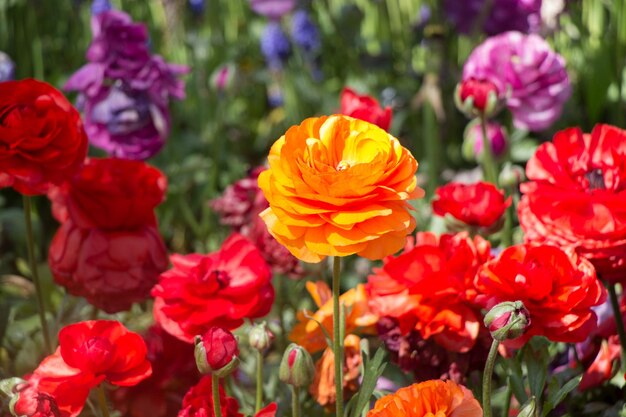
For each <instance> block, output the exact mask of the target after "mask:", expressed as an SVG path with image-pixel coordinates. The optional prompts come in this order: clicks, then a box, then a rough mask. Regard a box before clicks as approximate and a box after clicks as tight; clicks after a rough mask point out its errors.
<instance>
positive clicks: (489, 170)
mask: <svg viewBox="0 0 626 417" xmlns="http://www.w3.org/2000/svg"><path fill="white" fill-rule="evenodd" d="M480 127H481V130H482V137H483V152H482V155H481V165H482V168H483V175H484V177H485V181H487V182H490V183H492V184H495V185H498V174H497V171H496V162H495V160H494V158H493V153H492V152H491V144H490V143H489V137H488V136H487V118H486V117H485V115H482V116H480Z"/></svg>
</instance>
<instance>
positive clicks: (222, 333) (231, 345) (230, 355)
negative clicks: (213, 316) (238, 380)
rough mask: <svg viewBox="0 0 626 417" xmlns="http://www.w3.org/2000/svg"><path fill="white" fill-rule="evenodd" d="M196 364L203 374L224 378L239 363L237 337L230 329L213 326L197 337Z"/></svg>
mask: <svg viewBox="0 0 626 417" xmlns="http://www.w3.org/2000/svg"><path fill="white" fill-rule="evenodd" d="M194 343H195V352H194V353H195V357H196V366H198V370H199V371H200V373H202V374H215V375H217V376H218V377H220V378H222V377H224V376H226V375H228V374H230V373H231V372H232V371H233V370H234V369H235V368H236V367H237V365H238V364H239V358H238V356H239V347H238V345H237V339H235V336H233V334H232V333H231V332H229V331H228V330H225V329H222V328H221V327H211V328H210V329H209V330H208V331H207V332H206V333H205V334H204V336H196V338H195V341H194Z"/></svg>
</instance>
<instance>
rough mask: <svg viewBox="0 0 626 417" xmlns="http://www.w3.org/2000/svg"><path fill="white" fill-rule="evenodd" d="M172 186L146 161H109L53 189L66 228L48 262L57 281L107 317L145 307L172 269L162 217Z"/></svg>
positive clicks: (90, 163) (91, 164) (92, 162)
mask: <svg viewBox="0 0 626 417" xmlns="http://www.w3.org/2000/svg"><path fill="white" fill-rule="evenodd" d="M165 186H166V180H165V177H164V176H163V174H161V172H160V171H159V170H157V169H156V168H153V167H151V166H149V165H147V164H145V163H144V162H140V161H126V160H120V159H113V158H104V159H89V160H87V161H86V162H85V165H84V167H83V168H82V169H81V170H80V171H79V172H77V173H76V174H75V175H74V176H73V177H71V178H70V179H69V180H68V181H66V182H65V183H63V184H62V185H61V186H59V187H54V188H53V189H52V190H50V192H49V193H48V195H49V197H50V199H51V200H52V211H53V214H54V216H55V217H56V218H57V220H59V221H60V222H62V223H63V224H62V225H61V227H60V229H59V230H58V232H57V234H56V235H55V237H54V239H53V240H52V244H51V246H50V252H49V256H48V262H49V264H50V268H51V270H52V273H53V275H54V278H55V281H56V282H57V283H58V284H60V285H63V286H64V287H66V288H67V290H68V291H69V292H70V293H71V294H73V295H76V296H82V297H85V298H87V300H88V301H89V302H90V303H91V304H93V305H95V306H96V307H98V308H101V309H103V310H104V311H106V312H107V313H116V312H119V311H123V310H128V309H129V308H130V306H131V305H132V303H134V302H138V301H142V300H144V299H145V298H146V297H147V296H148V295H149V294H150V289H151V288H152V287H153V286H154V284H156V282H157V279H158V276H159V274H160V273H161V272H163V271H164V270H165V269H166V268H167V264H168V262H167V252H166V249H165V244H164V243H163V240H162V239H161V236H160V234H159V232H158V229H157V226H156V218H155V216H154V208H155V207H156V206H157V205H158V204H159V203H160V202H161V201H162V200H163V195H164V192H165Z"/></svg>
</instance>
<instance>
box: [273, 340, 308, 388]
mask: <svg viewBox="0 0 626 417" xmlns="http://www.w3.org/2000/svg"><path fill="white" fill-rule="evenodd" d="M314 372H315V367H314V366H313V359H312V358H311V355H309V352H307V351H306V350H305V349H304V348H303V347H302V346H299V345H296V344H295V343H292V344H290V345H289V346H287V350H285V354H284V355H283V359H282V361H281V362H280V368H279V370H278V377H279V378H280V380H281V381H283V382H284V383H286V384H289V385H293V386H294V387H304V386H308V385H310V384H311V381H313V374H314Z"/></svg>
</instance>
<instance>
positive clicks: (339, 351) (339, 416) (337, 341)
mask: <svg viewBox="0 0 626 417" xmlns="http://www.w3.org/2000/svg"><path fill="white" fill-rule="evenodd" d="M340 273H341V258H339V257H338V256H335V257H334V258H333V354H334V356H335V392H336V401H335V416H336V417H343V347H342V345H343V340H341V329H340V327H341V326H340V323H341V317H340V314H341V312H340V309H339V295H340V293H341V288H340V285H339V275H340Z"/></svg>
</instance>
